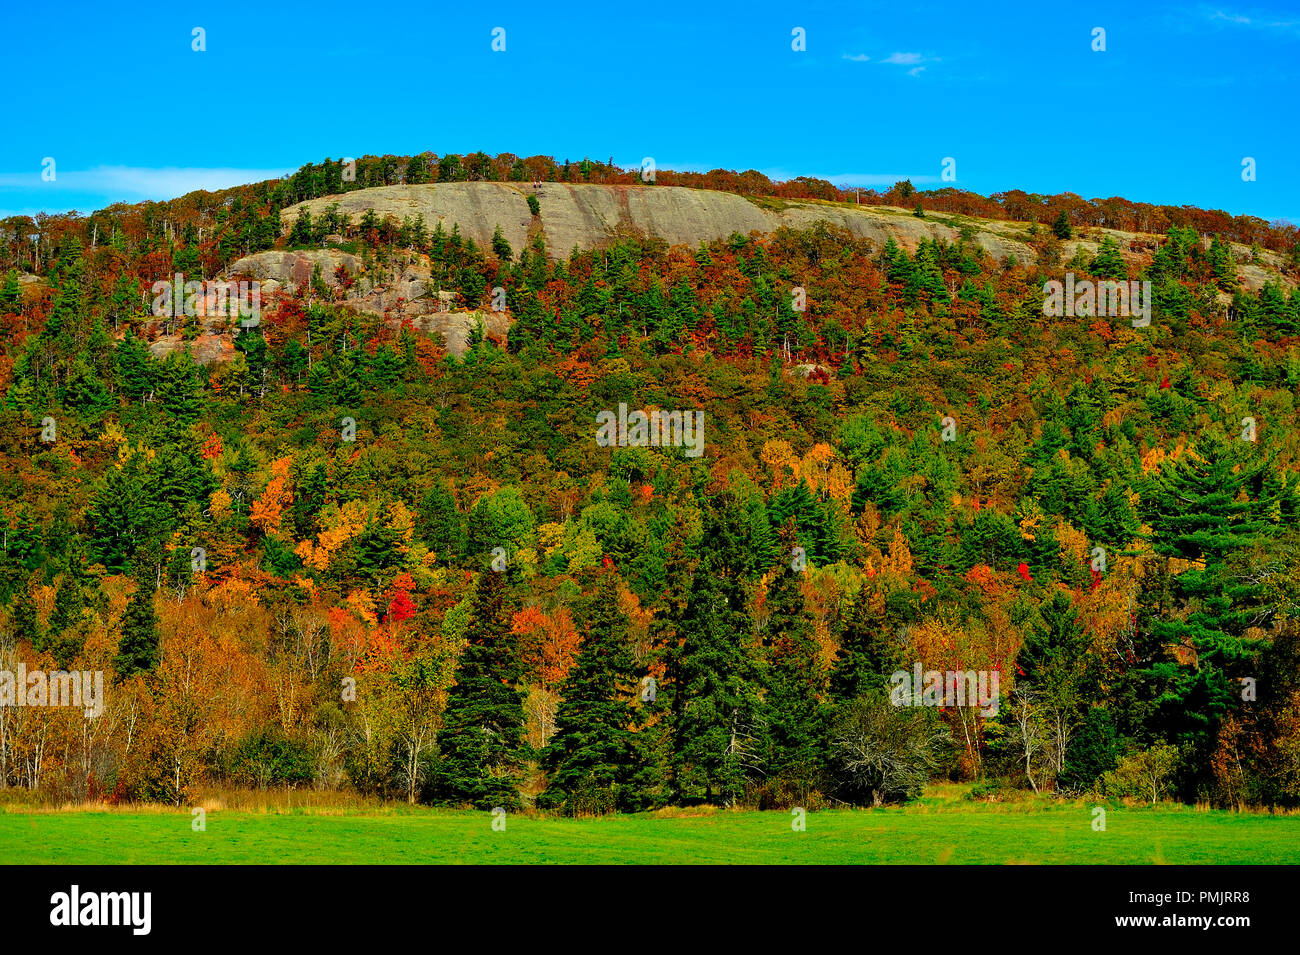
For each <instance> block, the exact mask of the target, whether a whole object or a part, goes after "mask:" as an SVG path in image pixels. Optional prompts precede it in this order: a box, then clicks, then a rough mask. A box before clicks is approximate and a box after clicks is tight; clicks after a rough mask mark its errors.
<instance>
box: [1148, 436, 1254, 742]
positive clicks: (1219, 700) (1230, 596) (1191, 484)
mask: <svg viewBox="0 0 1300 955" xmlns="http://www.w3.org/2000/svg"><path fill="white" fill-rule="evenodd" d="M1267 478H1268V460H1267V458H1266V457H1265V456H1264V455H1263V454H1261V453H1260V449H1259V446H1258V445H1255V444H1253V443H1249V442H1245V441H1232V440H1230V439H1227V438H1225V437H1223V436H1222V435H1219V434H1213V433H1212V434H1207V435H1204V436H1202V437H1201V438H1200V439H1199V440H1198V441H1197V442H1196V443H1195V445H1194V446H1193V448H1192V449H1190V450H1189V451H1188V452H1187V453H1186V454H1184V455H1183V456H1181V457H1179V458H1177V459H1175V460H1173V461H1167V462H1165V465H1164V467H1162V468H1161V470H1160V472H1159V473H1158V474H1156V475H1155V476H1154V478H1153V479H1152V480H1151V481H1150V482H1149V483H1148V486H1147V487H1146V489H1145V491H1144V493H1143V495H1142V500H1143V504H1144V506H1145V509H1146V517H1147V521H1148V523H1149V524H1150V525H1151V527H1152V531H1153V533H1152V549H1153V550H1154V551H1155V552H1156V553H1157V554H1159V555H1161V556H1164V557H1169V558H1180V559H1182V560H1185V561H1189V562H1191V566H1190V567H1188V568H1187V569H1184V570H1182V571H1181V572H1174V573H1171V572H1168V571H1166V572H1165V573H1164V574H1163V575H1161V576H1160V577H1158V578H1155V579H1156V580H1157V581H1158V583H1159V585H1160V588H1159V591H1158V592H1157V594H1155V595H1153V596H1149V597H1148V599H1147V600H1146V603H1147V605H1148V607H1149V608H1150V609H1149V610H1148V611H1147V614H1145V615H1144V616H1143V619H1140V620H1139V626H1141V625H1143V624H1146V625H1147V626H1149V628H1150V631H1151V632H1150V640H1151V642H1152V648H1151V650H1150V657H1149V659H1148V660H1147V661H1145V662H1146V666H1145V668H1144V669H1143V671H1142V672H1141V674H1140V675H1139V677H1140V679H1141V681H1142V684H1143V685H1142V686H1139V687H1137V688H1136V690H1135V692H1136V693H1137V694H1138V695H1139V696H1140V697H1141V698H1142V699H1144V700H1146V701H1147V702H1148V705H1149V706H1150V707H1152V708H1153V709H1154V714H1153V716H1152V717H1151V719H1150V720H1149V721H1148V722H1149V725H1150V726H1151V727H1152V728H1154V729H1155V730H1156V732H1157V733H1159V734H1161V735H1163V736H1165V737H1166V738H1168V739H1169V740H1170V741H1171V742H1175V743H1179V744H1182V745H1184V746H1186V747H1188V748H1189V749H1190V751H1191V758H1192V760H1193V761H1194V762H1202V763H1203V762H1204V761H1205V760H1207V759H1208V757H1209V748H1210V746H1211V745H1212V743H1213V739H1214V736H1215V733H1216V731H1217V726H1218V723H1219V721H1220V720H1221V718H1222V717H1223V715H1224V714H1225V713H1227V712H1228V711H1229V710H1230V709H1231V708H1232V707H1233V706H1234V705H1236V704H1237V702H1238V699H1239V690H1240V684H1239V682H1238V679H1239V678H1240V677H1242V676H1249V675H1252V674H1253V658H1254V655H1255V652H1256V650H1257V649H1258V647H1257V643H1258V641H1256V640H1252V639H1250V638H1249V637H1248V636H1247V635H1246V631H1247V630H1248V629H1249V628H1250V627H1251V626H1252V620H1253V617H1254V614H1255V612H1256V610H1257V609H1258V607H1259V604H1260V589H1261V585H1260V584H1258V583H1252V582H1251V581H1250V579H1249V578H1248V577H1243V576H1241V575H1239V574H1236V573H1233V572H1232V571H1231V570H1230V569H1229V567H1228V561H1229V559H1230V558H1231V557H1232V555H1233V554H1234V553H1242V552H1245V551H1249V550H1250V549H1251V548H1253V547H1254V546H1255V545H1256V543H1257V542H1258V541H1260V540H1261V539H1266V538H1268V537H1271V536H1272V535H1273V532H1274V530H1275V527H1274V525H1273V524H1272V523H1271V522H1270V521H1269V519H1268V513H1269V510H1270V507H1271V506H1272V505H1273V504H1275V503H1276V502H1274V501H1273V500H1271V496H1270V494H1269V493H1268V491H1267V488H1268V487H1269V482H1268V480H1267ZM1148 589H1150V588H1148ZM1148 615H1149V620H1148V619H1146V618H1147V616H1148ZM1175 650H1177V651H1178V652H1182V653H1186V652H1187V651H1191V652H1193V653H1194V654H1195V665H1194V666H1189V665H1186V663H1185V662H1183V661H1180V660H1179V659H1178V658H1177V657H1176V656H1174V652H1175Z"/></svg>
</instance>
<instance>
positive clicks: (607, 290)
mask: <svg viewBox="0 0 1300 955" xmlns="http://www.w3.org/2000/svg"><path fill="white" fill-rule="evenodd" d="M329 171H331V172H332V173H333V174H339V172H340V171H339V169H338V168H337V166H336V165H332V166H330V167H329ZM364 172H365V168H364V167H362V168H359V174H360V173H364ZM427 172H428V170H427V169H426V170H425V173H427ZM579 174H580V175H581V174H582V173H579ZM376 175H378V173H376ZM408 175H409V170H408ZM297 180H298V177H296V176H295V177H292V178H291V179H290V180H287V181H283V182H280V183H279V184H278V185H266V188H265V189H263V190H261V191H260V192H259V191H258V190H257V189H250V190H246V191H244V192H240V193H237V194H231V195H226V196H197V197H191V198H190V199H189V200H188V202H187V203H181V202H179V201H178V202H177V203H176V204H174V205H169V206H166V207H154V206H148V205H146V206H142V207H120V208H117V207H115V208H112V209H109V210H102V211H101V212H100V213H96V214H95V215H94V216H92V217H89V218H86V219H80V218H77V219H72V218H66V219H63V220H60V221H59V222H58V224H57V228H56V227H54V226H51V225H50V223H49V222H47V221H45V220H42V222H41V228H42V229H43V230H44V231H43V232H42V233H41V234H40V236H39V237H38V241H36V242H32V243H30V246H26V247H24V246H13V245H10V246H8V247H7V248H8V249H9V250H10V251H9V252H8V254H9V255H10V256H11V259H10V263H11V268H10V269H9V270H8V271H7V273H6V274H4V276H3V279H2V280H0V332H3V339H2V341H0V395H2V397H0V439H3V440H0V500H3V501H4V504H5V507H4V511H3V515H2V516H0V674H3V673H4V672H10V671H16V670H17V668H18V666H19V664H22V665H23V666H24V667H26V668H27V669H28V670H29V671H37V670H39V672H41V673H48V672H50V671H54V670H57V669H69V668H71V669H76V670H79V671H86V672H88V673H94V672H99V673H101V674H102V675H103V677H104V685H105V688H106V689H105V692H104V694H103V695H102V696H101V697H100V698H99V703H102V705H103V709H102V712H101V713H100V714H99V715H97V716H90V715H87V714H85V713H84V712H82V711H79V710H75V709H73V708H71V707H68V706H63V707H45V708H41V707H32V708H26V707H23V708H10V707H3V708H0V720H3V721H4V723H3V726H2V727H0V728H2V729H3V733H0V774H3V777H4V778H3V780H2V781H0V783H2V784H3V785H7V786H16V787H24V788H27V789H30V790H32V791H34V792H35V793H38V794H40V798H42V799H48V800H49V801H50V802H52V803H53V802H58V801H60V800H64V799H83V798H99V797H105V798H109V799H112V800H121V801H131V800H157V801H164V802H168V803H172V804H174V805H185V804H186V801H187V800H189V799H191V798H192V797H193V795H194V794H195V793H196V792H198V791H200V790H201V789H202V788H203V787H208V786H216V787H222V786H248V787H265V786H287V787H292V786H311V787H314V788H316V789H319V790H321V791H338V790H343V791H351V792H355V793H361V794H365V795H368V796H376V797H381V798H392V799H402V800H407V801H410V802H425V803H436V804H440V805H449V806H462V807H464V806H472V807H477V808H480V809H487V810H490V809H493V808H497V807H502V808H507V809H514V808H521V807H534V808H538V809H544V810H555V811H557V812H563V813H571V814H579V815H581V814H593V813H605V812H610V811H614V810H620V811H639V810H646V809H657V808H661V807H666V806H672V807H684V806H697V805H700V804H704V803H707V804H712V805H727V806H751V807H759V808H789V807H792V806H793V807H803V808H810V809H811V808H817V807H818V806H825V805H832V804H841V803H842V804H850V805H867V806H871V805H877V804H881V803H886V802H901V801H908V800H911V799H914V798H915V797H916V796H917V794H918V793H919V792H920V791H921V788H922V787H923V786H924V785H925V783H926V782H927V781H932V780H941V779H949V780H962V781H965V782H967V783H970V784H972V786H974V787H975V789H974V790H973V792H975V793H977V794H978V795H979V798H988V799H996V798H1000V795H999V794H1002V793H1006V792H1009V791H1015V790H1025V791H1033V792H1037V793H1043V794H1055V795H1054V796H1052V797H1051V798H1055V796H1060V797H1063V798H1066V799H1073V798H1075V797H1077V796H1079V795H1081V794H1085V793H1086V794H1092V795H1096V796H1097V798H1102V797H1103V796H1104V797H1105V798H1108V799H1114V800H1121V799H1126V798H1133V799H1151V798H1162V797H1166V798H1167V797H1174V798H1179V799H1182V800H1185V801H1187V802H1189V803H1194V802H1202V803H1204V802H1210V803H1213V804H1216V805H1220V806H1241V805H1258V806H1287V807H1292V806H1297V805H1300V783H1298V782H1297V781H1298V780H1300V625H1297V622H1296V621H1297V620H1300V585H1298V584H1297V581H1300V428H1297V427H1296V422H1297V418H1298V417H1300V411H1298V409H1297V401H1298V400H1300V292H1297V290H1296V288H1295V281H1294V279H1295V274H1296V272H1295V268H1296V266H1295V263H1296V261H1297V259H1296V255H1297V253H1296V251H1295V250H1293V249H1292V247H1290V246H1286V245H1285V240H1286V239H1287V237H1288V235H1290V233H1288V232H1286V231H1285V230H1281V229H1273V230H1272V231H1270V232H1268V233H1267V235H1266V236H1265V238H1268V239H1269V241H1273V242H1274V243H1275V244H1276V245H1278V248H1277V249H1272V248H1267V247H1264V246H1263V245H1258V246H1256V245H1255V244H1254V243H1252V245H1251V246H1246V245H1243V244H1240V243H1237V242H1235V241H1234V240H1233V239H1232V236H1233V235H1239V234H1242V231H1241V230H1242V229H1245V228H1246V227H1250V228H1255V225H1252V224H1251V223H1245V224H1242V223H1240V222H1238V221H1237V220H1235V219H1232V218H1231V217H1226V216H1225V217H1218V218H1216V217H1215V216H1212V215H1208V214H1206V215H1203V216H1199V217H1198V215H1197V214H1194V211H1193V212H1188V213H1186V215H1187V216H1188V217H1189V218H1190V219H1192V220H1194V221H1197V222H1207V223H1208V222H1213V221H1223V222H1226V223H1227V225H1226V226H1225V228H1227V229H1228V230H1229V231H1228V232H1227V233H1224V234H1219V233H1215V232H1213V231H1204V230H1201V229H1197V228H1193V227H1192V226H1191V225H1170V226H1169V227H1168V228H1167V230H1166V231H1165V232H1164V234H1161V235H1155V234H1147V233H1133V232H1119V231H1110V230H1105V229H1102V228H1101V227H1100V226H1098V225H1096V224H1093V223H1091V222H1089V221H1087V220H1088V218H1089V217H1090V216H1091V215H1092V214H1093V212H1094V211H1096V209H1094V208H1093V207H1092V206H1088V207H1086V208H1085V207H1080V210H1081V211H1080V212H1079V213H1078V218H1079V219H1080V220H1083V221H1075V220H1073V219H1071V215H1070V213H1069V212H1068V210H1067V209H1065V208H1064V207H1062V209H1061V210H1060V211H1059V212H1058V213H1057V215H1056V216H1055V217H1054V218H1048V219H1047V221H1042V220H1040V221H1038V222H1036V223H1016V222H1009V221H1006V220H1005V219H1001V218H997V217H989V218H982V219H976V218H972V217H969V216H967V215H965V214H960V213H957V212H953V211H942V210H936V209H929V208H926V207H925V205H924V204H923V203H921V208H920V210H919V215H918V214H917V210H915V209H914V210H912V211H905V209H904V208H903V207H897V206H894V205H889V204H885V203H875V204H872V205H870V206H866V205H864V206H863V207H861V208H858V207H855V206H853V205H849V204H845V203H843V202H842V201H839V200H838V199H836V200H835V201H832V200H830V199H826V200H821V201H818V200H816V199H815V198H810V197H808V196H777V195H773V194H767V195H763V196H757V195H755V194H754V193H746V194H743V195H742V194H739V193H729V192H727V191H725V190H721V189H712V190H699V189H693V188H685V187H679V186H674V185H672V184H670V183H664V184H662V185H656V186H653V187H643V186H635V185H632V184H629V183H603V184H602V183H570V182H565V183H557V182H546V183H544V184H543V186H542V189H541V190H540V192H541V195H540V198H538V199H537V203H538V213H539V214H538V215H537V216H536V217H535V218H534V217H533V216H532V213H531V210H530V209H529V202H528V200H529V198H533V197H534V196H533V194H532V192H531V191H530V190H531V189H532V186H531V184H528V185H525V186H521V185H519V184H517V183H515V184H511V183H509V182H505V181H498V182H486V181H479V182H472V183H471V182H454V181H453V182H439V183H434V184H421V183H417V184H413V185H401V184H388V185H381V186H375V187H373V188H365V187H362V188H357V189H351V190H347V191H343V190H341V189H338V190H335V189H332V188H331V186H332V183H331V182H330V181H329V180H328V179H325V178H322V179H321V181H319V182H308V183H305V184H304V183H302V182H301V181H297ZM264 185H265V184H264ZM805 185H806V184H805ZM288 193H295V194H298V193H301V194H311V195H312V196H313V197H312V198H311V199H310V201H309V203H308V204H305V205H295V204H294V203H284V202H281V200H282V199H284V198H286V196H287V195H288ZM748 196H753V198H749V197H748ZM877 198H879V197H877ZM901 198H902V197H901V196H900V199H901ZM948 199H951V200H952V201H953V202H956V201H957V200H956V199H953V197H951V196H949V197H948ZM926 201H934V200H932V199H927V200H926ZM940 201H943V200H942V197H941V198H940ZM961 201H962V202H964V203H967V204H970V203H971V202H973V200H969V201H968V200H966V199H962V200H961ZM336 202H337V204H338V209H333V208H332V207H333V206H334V205H335V203H336ZM344 203H347V204H348V205H347V207H346V209H345V207H344ZM1039 205H1040V206H1042V207H1043V208H1046V206H1044V205H1043V204H1042V203H1039ZM1104 205H1105V203H1100V204H1099V205H1098V207H1097V208H1101V207H1102V206H1104ZM309 212H310V214H308V213H309ZM1148 214H1150V215H1152V216H1154V213H1151V212H1150V210H1146V211H1143V210H1138V211H1137V213H1135V215H1137V217H1138V218H1141V216H1145V215H1148ZM497 226H500V228H501V235H500V236H496V235H495V232H496V229H497ZM575 247H576V250H575ZM1017 250H1028V252H1029V254H1024V256H1023V257H1022V252H1020V251H1017ZM1283 253H1285V256H1283ZM19 266H21V267H22V268H21V270H20V268H19ZM22 273H29V274H31V275H34V276H36V279H35V280H34V281H25V280H24V279H25V275H24V274H22ZM178 274H180V275H182V276H183V277H186V278H187V279H189V278H193V279H194V280H196V281H197V280H199V278H200V277H201V279H202V281H205V282H208V281H212V280H213V279H214V278H215V279H217V280H221V279H225V278H234V277H237V276H239V275H241V274H242V275H245V276H248V277H251V278H254V279H256V280H257V281H259V282H261V283H262V289H261V290H262V292H263V293H264V295H263V303H262V312H261V315H260V316H259V320H258V322H257V323H256V324H249V325H241V324H240V323H239V322H238V321H237V319H236V318H235V317H234V316H232V315H228V314H219V313H217V312H216V311H215V310H212V311H209V310H208V309H207V307H206V305H205V306H204V309H203V310H202V312H203V313H202V314H186V313H185V312H184V311H174V310H173V311H171V312H167V311H166V310H164V314H161V315H160V314H157V313H156V312H155V311H154V310H153V309H152V308H151V302H152V297H151V294H150V293H151V291H152V288H153V284H154V283H155V282H158V281H160V280H170V279H172V278H173V277H174V276H176V275H178ZM1066 276H1073V277H1074V278H1077V279H1078V280H1079V282H1080V283H1083V282H1088V283H1093V282H1097V283H1100V282H1106V281H1110V282H1125V283H1131V282H1136V283H1139V284H1144V283H1149V288H1150V295H1149V297H1148V296H1144V302H1145V308H1146V309H1147V310H1149V322H1148V323H1146V324H1142V323H1137V322H1134V321H1133V320H1132V318H1133V316H1132V315H1128V314H1114V315H1109V314H1107V315H1102V314H1094V313H1093V312H1091V311H1085V312H1082V313H1080V312H1076V311H1072V312H1071V313H1069V314H1054V315H1049V314H1045V292H1044V288H1045V285H1046V284H1047V283H1049V282H1052V281H1060V280H1062V279H1063V278H1064V277H1066ZM494 299H501V300H503V301H504V305H505V308H504V310H502V311H497V310H496V309H494V307H493V305H494ZM480 322H481V324H480ZM196 359H198V360H196ZM642 415H644V417H642ZM652 422H653V427H651V423H652ZM688 424H689V428H688ZM615 425H617V427H614V426H615ZM611 429H612V430H611ZM688 431H689V436H688ZM918 671H919V672H920V674H923V675H924V679H922V676H917V677H916V681H915V684H912V683H911V679H912V678H911V676H910V675H911V674H916V673H918ZM958 674H965V675H967V676H968V677H970V678H971V680H972V681H973V682H970V683H969V684H968V683H965V682H963V684H962V685H963V686H966V685H970V686H972V687H974V688H976V689H975V692H977V694H978V698H977V700H976V701H975V703H972V701H971V699H970V698H968V697H966V698H959V697H957V696H956V695H954V696H952V697H949V696H948V693H947V687H948V685H949V677H951V685H952V686H953V688H954V694H955V692H956V689H955V688H956V684H957V678H958ZM900 679H901V680H903V681H904V682H903V683H900V682H899V680H900ZM963 680H965V677H963ZM940 682H942V683H943V692H942V693H940V689H941V688H940V685H939V684H940ZM922 683H925V686H924V687H922V686H921V685H920V684H922ZM990 688H991V689H990ZM902 690H906V693H903V694H902V695H901V696H900V691H902ZM4 692H6V688H5V684H4V683H3V680H2V679H0V694H3V693H4ZM904 704H907V705H904ZM976 704H977V705H976ZM92 720H95V721H96V722H93V723H92V722H90V721H92ZM485 730H486V732H485ZM589 730H590V732H592V733H599V734H600V742H599V745H598V746H588V745H587V744H586V742H584V740H585V739H587V737H586V736H584V734H585V733H587V732H588V731H589ZM896 741H901V743H902V744H903V746H904V750H905V752H903V755H902V756H900V757H899V760H900V763H899V765H900V766H901V769H900V771H899V772H898V773H896V774H894V773H891V774H888V775H882V774H880V773H879V772H876V771H875V770H873V769H872V768H871V767H872V765H874V764H873V763H872V762H871V760H870V759H868V758H866V757H863V756H862V754H863V753H864V752H867V753H868V754H869V753H871V752H876V751H878V750H879V747H881V746H892V745H894V743H895V742H896ZM37 754H39V755H40V758H39V759H38V758H37ZM1045 798H1046V797H1045Z"/></svg>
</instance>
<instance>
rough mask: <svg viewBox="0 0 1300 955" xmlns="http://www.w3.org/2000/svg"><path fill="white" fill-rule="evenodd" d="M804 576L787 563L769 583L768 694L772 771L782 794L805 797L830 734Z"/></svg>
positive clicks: (811, 786)
mask: <svg viewBox="0 0 1300 955" xmlns="http://www.w3.org/2000/svg"><path fill="white" fill-rule="evenodd" d="M802 577H803V573H802V572H799V571H795V570H793V569H791V567H790V566H789V564H786V565H783V566H782V568H781V570H779V571H778V572H777V575H776V577H774V578H773V579H772V582H771V584H770V585H769V586H768V591H767V603H768V608H769V616H768V624H767V657H768V667H767V687H768V692H767V698H766V706H767V711H768V720H769V725H770V732H771V740H772V758H771V766H770V770H769V776H771V777H772V778H774V779H775V780H776V782H777V785H778V786H779V787H780V792H779V793H778V794H777V795H778V798H780V797H782V796H786V797H792V798H798V799H800V800H802V799H803V797H805V796H806V795H807V793H808V792H809V791H810V790H812V789H815V788H817V782H818V776H819V755H820V753H821V752H822V751H823V749H824V746H823V743H824V737H825V732H824V727H823V725H822V724H823V714H822V708H821V705H820V703H819V702H818V696H819V694H820V692H821V690H822V689H823V684H824V683H825V674H824V673H823V669H822V666H821V664H820V659H819V651H818V647H817V642H816V641H815V640H814V639H813V634H812V627H811V626H810V624H809V620H808V616H807V615H806V614H805V612H804V599H803V593H802V591H801V590H800V582H801V580H802Z"/></svg>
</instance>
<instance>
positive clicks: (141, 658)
mask: <svg viewBox="0 0 1300 955" xmlns="http://www.w3.org/2000/svg"><path fill="white" fill-rule="evenodd" d="M153 593H154V592H153V587H152V586H151V585H150V584H149V582H148V581H147V580H146V579H145V578H144V577H143V576H141V577H140V578H138V579H137V580H136V585H135V593H133V594H131V599H130V600H128V601H127V604H126V613H125V614H124V615H123V617H122V638H121V640H120V641H119V642H118V645H117V656H116V657H114V658H113V669H114V670H115V671H116V672H117V678H118V680H125V679H127V678H128V677H130V676H133V675H135V674H136V673H148V672H151V671H152V670H153V669H154V667H156V666H157V665H158V659H159V647H158V614H157V613H156V612H155V611H154V605H153Z"/></svg>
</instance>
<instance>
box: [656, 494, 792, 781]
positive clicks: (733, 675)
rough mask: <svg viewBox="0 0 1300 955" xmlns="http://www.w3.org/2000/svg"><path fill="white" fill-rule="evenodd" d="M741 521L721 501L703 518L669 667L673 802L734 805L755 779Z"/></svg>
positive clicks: (756, 720)
mask: <svg viewBox="0 0 1300 955" xmlns="http://www.w3.org/2000/svg"><path fill="white" fill-rule="evenodd" d="M742 526H743V515H742V514H741V513H740V510H739V508H738V507H737V506H736V505H735V504H734V503H733V502H732V501H731V500H730V497H729V496H727V497H724V498H723V500H721V501H719V502H717V504H716V505H715V506H714V507H713V508H711V509H710V511H709V512H708V514H707V517H706V523H705V530H704V538H703V540H702V541H701V543H700V548H701V551H702V553H701V559H700V563H699V566H698V567H697V569H696V572H695V578H694V581H693V583H692V585H691V593H690V597H689V598H688V599H687V603H686V608H685V611H684V612H683V615H682V619H681V622H680V624H679V626H678V632H679V633H680V634H681V636H682V637H683V642H682V645H681V647H680V649H679V650H678V653H677V658H676V660H675V661H674V664H675V665H674V687H673V693H674V696H673V741H674V759H673V769H674V785H675V787H676V789H677V792H678V795H679V797H680V798H683V799H686V800H699V799H703V800H705V801H708V802H712V801H715V800H717V801H720V802H722V803H723V804H724V805H730V804H732V803H734V802H736V801H737V800H738V799H740V798H741V796H742V795H743V794H744V792H745V789H746V787H747V786H748V785H749V784H751V783H753V782H755V781H756V780H757V779H758V778H759V777H760V776H761V775H762V771H763V766H762V764H761V762H762V756H763V753H764V752H766V750H767V749H768V746H767V727H766V725H765V719H764V712H763V704H762V699H761V695H760V686H761V681H760V676H761V674H760V673H759V670H758V663H757V660H756V658H755V655H754V654H753V653H752V652H751V650H750V648H749V647H748V646H747V645H746V643H747V641H746V635H747V634H748V632H749V627H748V624H747V617H746V613H745V609H746V581H745V579H744V576H743V568H744V566H745V561H746V555H745V543H746V542H745V541H744V540H743V539H742V533H741V527H742Z"/></svg>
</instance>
